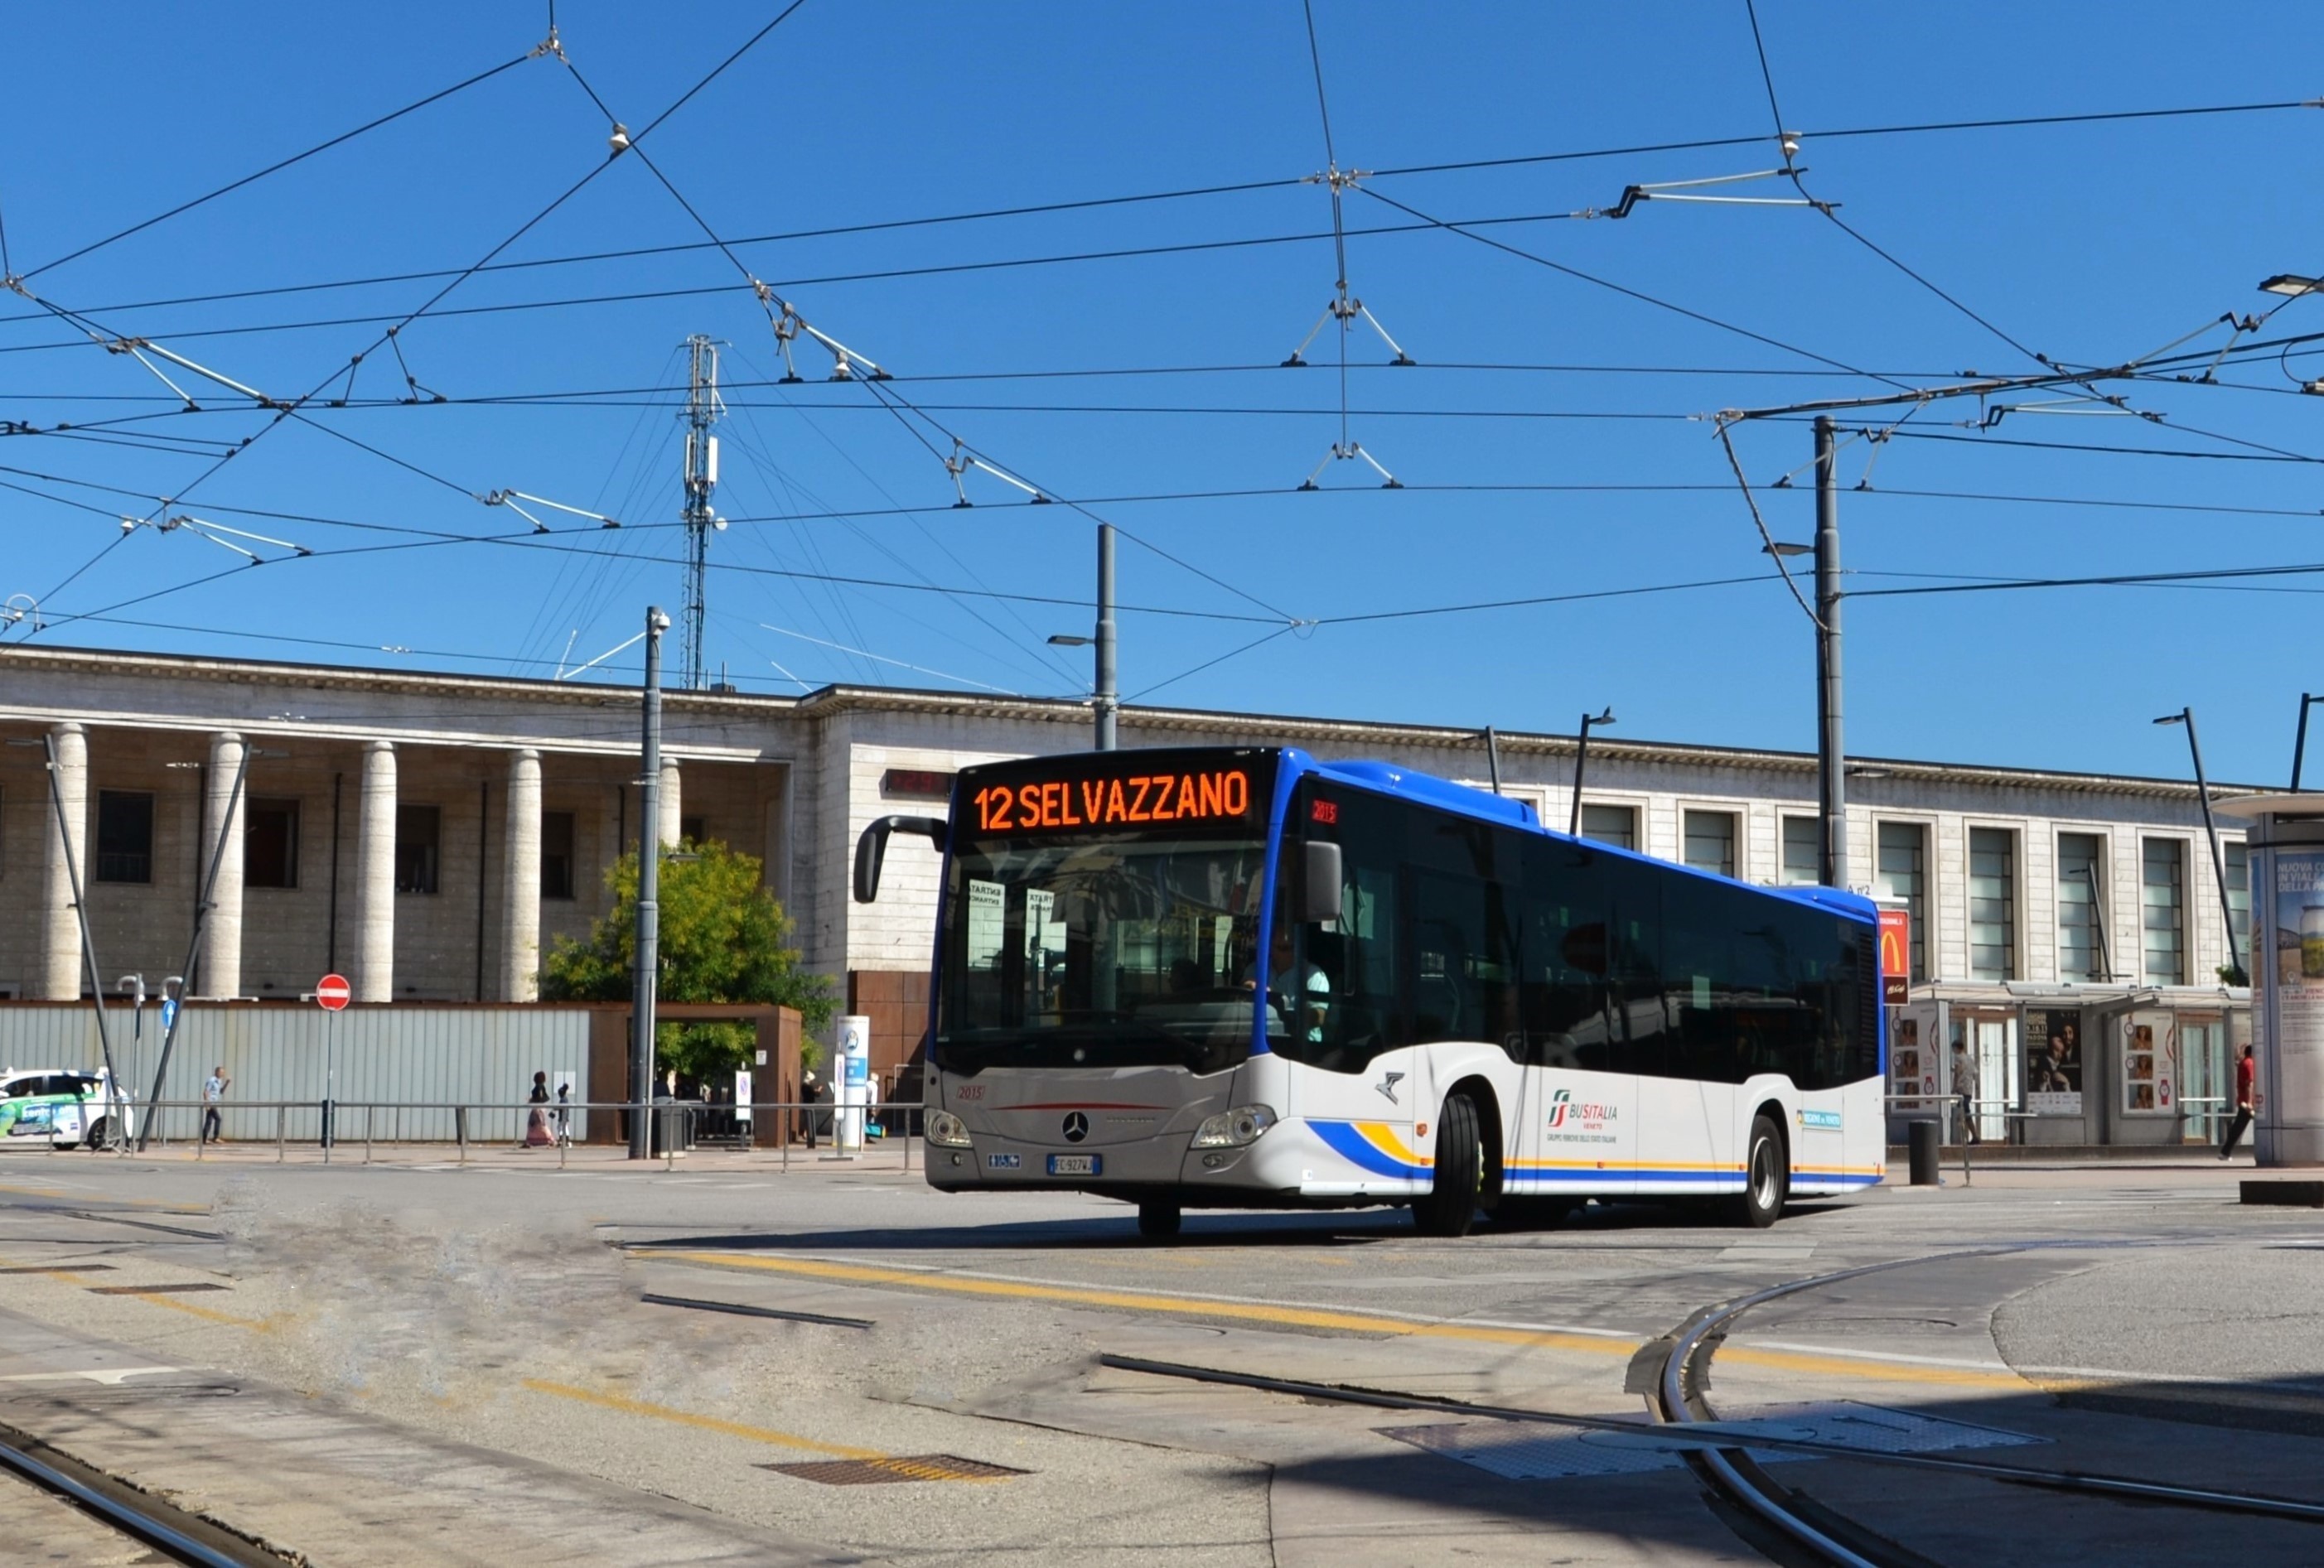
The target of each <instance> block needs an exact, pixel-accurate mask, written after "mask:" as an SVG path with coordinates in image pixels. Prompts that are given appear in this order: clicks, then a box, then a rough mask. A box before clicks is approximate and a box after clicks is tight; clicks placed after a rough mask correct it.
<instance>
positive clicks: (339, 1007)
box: [315, 974, 355, 1012]
mask: <svg viewBox="0 0 2324 1568" xmlns="http://www.w3.org/2000/svg"><path fill="white" fill-rule="evenodd" d="M354 997H355V988H354V987H353V986H351V985H349V984H348V983H347V977H346V975H344V974H326V975H325V976H323V978H322V979H320V980H318V981H317V982H315V1005H316V1006H318V1007H319V1008H321V1009H322V1010H324V1011H325V1012H345V1011H346V1006H347V1003H348V1002H349V1001H352V1000H354Z"/></svg>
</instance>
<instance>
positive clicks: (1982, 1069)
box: [1888, 846, 2324, 1148]
mask: <svg viewBox="0 0 2324 1568" xmlns="http://www.w3.org/2000/svg"><path fill="white" fill-rule="evenodd" d="M2319 847H2324V846H2319ZM2252 1016H2253V1008H2252V993H2251V992H2250V990H2249V989H2248V988H2246V987H2243V986H2224V985H2214V986H2130V985H2124V984H2121V983H2115V984H2098V983H2031V982H2000V983H1991V984H1948V983H1938V984H1932V985H1921V986H1915V987H1914V989H1913V992H1912V994H1911V997H1910V1000H1909V1001H1907V1002H1906V1003H1905V1004H1904V1005H1903V1006H1901V1007H1895V1008H1892V1009H1890V1010H1889V1024H1888V1071H1889V1086H1888V1092H1889V1096H1890V1098H1889V1127H1888V1138H1889V1141H1890V1142H1891V1143H1903V1142H1904V1140H1905V1138H1906V1136H1907V1134H1906V1125H1907V1124H1908V1123H1909V1122H1911V1121H1914V1120H1915V1119H1918V1118H1923V1117H1930V1116H1933V1117H1935V1118H1937V1119H1938V1121H1941V1123H1942V1124H1943V1127H1944V1130H1945V1141H1947V1142H1948V1143H1952V1142H1959V1141H1960V1140H1961V1139H1963V1136H1964V1126H1963V1123H1964V1118H1965V1117H1967V1118H1970V1119H1973V1125H1974V1127H1975V1130H1976V1134H1977V1137H1978V1139H1981V1140H1982V1141H1985V1142H1987V1143H2017V1144H2032V1145H2048V1146H2054V1147H2065V1146H2080V1147H2085V1148H2088V1147H2092V1146H2098V1145H2114V1146H2123V1145H2148V1146H2157V1147H2166V1148H2167V1147H2178V1148H2184V1147H2188V1146H2190V1145H2199V1144H2216V1143H2217V1142H2218V1140H2219V1139H2220V1137H2221V1136H2222V1135H2223V1134H2224V1132H2225V1131H2226V1125H2227V1119H2228V1118H2229V1117H2230V1116H2231V1115H2232V1114H2233V1112H2234V1110H2235V1103H2234V1101H2235V1068H2234V1064H2235V1059H2236V1056H2239V1055H2241V1054H2242V1050H2243V1047H2244V1046H2245V1045H2246V1044H2247V1043H2249V1042H2250V1041H2251V1039H2252V1038H2253V1024H2252ZM1964 1096H1966V1097H1967V1100H1968V1102H1969V1103H1968V1104H1967V1105H1964V1104H1963V1098H1964Z"/></svg>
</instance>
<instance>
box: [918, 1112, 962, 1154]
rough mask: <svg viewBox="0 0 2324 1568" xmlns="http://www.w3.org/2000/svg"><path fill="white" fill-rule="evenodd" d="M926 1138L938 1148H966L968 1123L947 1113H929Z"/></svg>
mask: <svg viewBox="0 0 2324 1568" xmlns="http://www.w3.org/2000/svg"><path fill="white" fill-rule="evenodd" d="M927 1140H928V1141H929V1142H930V1143H933V1144H935V1145H936V1147H937V1148H967V1147H968V1123H967V1122H965V1121H962V1120H961V1119H960V1118H959V1117H957V1116H954V1114H953V1113H952V1112H951V1111H929V1112H928V1126H927Z"/></svg>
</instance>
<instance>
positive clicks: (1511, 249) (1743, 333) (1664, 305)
mask: <svg viewBox="0 0 2324 1568" xmlns="http://www.w3.org/2000/svg"><path fill="white" fill-rule="evenodd" d="M1356 189H1359V190H1361V191H1362V192H1363V193H1364V194H1365V195H1367V196H1369V197H1370V198H1372V199H1373V200H1374V201H1382V202H1386V203H1387V204H1388V206H1390V207H1392V208H1396V209H1397V211H1398V212H1402V213H1406V214H1409V215H1410V216H1411V217H1416V218H1418V219H1420V220H1421V221H1422V222H1424V223H1426V224H1428V225H1430V226H1434V227H1436V228H1441V229H1443V230H1444V231H1446V232H1447V233H1449V234H1456V235H1460V236H1461V237H1462V238H1463V239H1468V240H1474V241H1475V242H1476V243H1477V244H1480V245H1488V246H1490V247H1491V248H1492V249H1494V250H1497V251H1500V252H1503V253H1505V254H1508V255H1512V256H1515V257H1517V259H1518V260H1519V261H1525V262H1531V263H1533V264H1534V265H1535V266H1537V267H1546V268H1548V269H1549V270H1550V271H1551V272H1559V273H1563V275H1564V276H1566V277H1569V278H1573V279H1576V280H1578V281H1581V282H1584V283H1589V284H1591V285H1593V286H1595V287H1597V288H1600V289H1606V290H1609V291H1612V292H1614V293H1617V294H1619V295H1622V296H1623V297H1624V298H1626V299H1630V300H1637V301H1638V302H1640V303H1641V304H1646V305H1651V306H1653V307H1655V309H1658V310H1668V311H1670V312H1672V313H1673V314H1674V315H1678V316H1683V317H1685V318H1687V319H1688V320H1690V321H1697V322H1700V323H1701V324H1702V325H1703V326H1706V327H1716V328H1718V329H1719V330H1720V331H1721V332H1731V333H1733V334H1735V335H1736V336H1737V337H1748V338H1749V339H1750V340H1751V341H1752V342H1754V343H1759V344H1764V345H1766V346H1767V347H1770V348H1775V349H1780V350H1782V351H1783V352H1784V353H1785V354H1796V355H1800V356H1801V357H1802V358H1803V359H1812V360H1813V361H1815V362H1816V363H1817V364H1827V365H1831V366H1832V367H1833V368H1834V369H1837V370H1844V371H1847V372H1849V374H1853V375H1860V376H1863V377H1865V378H1866V379H1867V380H1869V381H1878V382H1886V383H1887V384H1889V385H1891V386H1895V387H1900V388H1901V387H1903V386H1904V383H1902V382H1900V381H1897V380H1895V378H1894V377H1891V376H1886V375H1881V374H1877V373H1875V372H1872V371H1867V370H1859V369H1858V368H1857V367H1856V366H1855V365H1852V364H1848V363H1847V362H1846V361H1845V360H1839V359H1834V358H1832V357H1831V355H1823V354H1818V353H1816V352H1815V351H1814V350H1813V349H1810V348H1802V347H1800V346H1798V345H1797V344H1793V343H1786V342H1784V340H1783V339H1782V338H1780V337H1769V336H1767V335H1766V333H1764V332H1754V331H1753V330H1751V328H1749V327H1738V326H1737V325H1736V324H1735V323H1734V322H1732V321H1722V320H1720V318H1718V317H1716V316H1710V315H1706V314H1704V313H1703V312H1702V311H1700V310H1695V309H1690V308H1688V307H1687V306H1684V305H1679V304H1674V303H1673V302H1672V301H1670V300H1664V299H1659V298H1657V297H1656V296H1655V295H1653V294H1649V293H1646V292H1645V291H1643V290H1638V289H1633V288H1630V287H1628V285H1626V284H1622V283H1617V282H1615V281H1612V280H1611V279H1608V278H1601V277H1599V276H1598V275H1597V274H1596V273H1594V272H1583V271H1582V269H1581V268H1579V267H1569V266H1567V265H1566V264H1565V263H1563V262H1554V261H1551V260H1550V259H1549V258H1548V257H1547V256H1543V255H1537V254H1535V253H1533V252H1532V251H1527V250H1520V249H1519V248H1518V247H1517V246H1516V245H1513V244H1506V243H1504V242H1503V241H1500V240H1497V239H1494V238H1493V237H1492V236H1491V235H1481V234H1478V233H1475V232H1474V231H1473V229H1471V228H1469V227H1464V226H1462V225H1459V224H1456V223H1452V222H1449V221H1447V220H1445V219H1443V218H1439V217H1430V216H1429V215H1428V214H1426V213H1425V212H1423V211H1421V210H1420V209H1419V208H1416V207H1410V206H1407V205H1406V204H1405V203H1404V202H1401V201H1398V200H1397V198H1394V197H1392V196H1383V195H1381V194H1380V193H1379V191H1378V190H1375V189H1372V188H1371V187H1370V186H1369V185H1360V186H1358V187H1357V188H1356Z"/></svg>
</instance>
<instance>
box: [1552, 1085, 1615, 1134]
mask: <svg viewBox="0 0 2324 1568" xmlns="http://www.w3.org/2000/svg"><path fill="white" fill-rule="evenodd" d="M1616 1114H1617V1110H1616V1107H1614V1106H1611V1105H1601V1104H1600V1103H1598V1102H1596V1101H1592V1100H1576V1099H1574V1097H1573V1091H1572V1090H1571V1089H1560V1090H1559V1091H1558V1092H1557V1093H1554V1094H1553V1095H1551V1096H1550V1100H1549V1124H1550V1126H1551V1127H1553V1128H1557V1127H1565V1126H1570V1125H1572V1124H1573V1123H1575V1122H1587V1123H1589V1124H1591V1125H1592V1126H1595V1125H1597V1124H1598V1123H1600V1122H1602V1121H1613V1120H1615V1117H1616Z"/></svg>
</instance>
